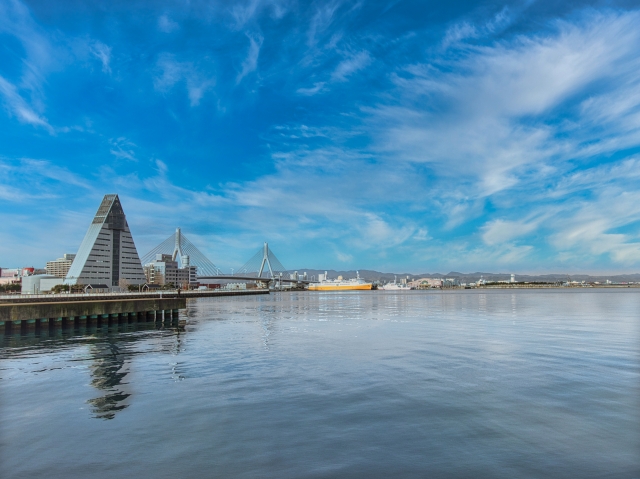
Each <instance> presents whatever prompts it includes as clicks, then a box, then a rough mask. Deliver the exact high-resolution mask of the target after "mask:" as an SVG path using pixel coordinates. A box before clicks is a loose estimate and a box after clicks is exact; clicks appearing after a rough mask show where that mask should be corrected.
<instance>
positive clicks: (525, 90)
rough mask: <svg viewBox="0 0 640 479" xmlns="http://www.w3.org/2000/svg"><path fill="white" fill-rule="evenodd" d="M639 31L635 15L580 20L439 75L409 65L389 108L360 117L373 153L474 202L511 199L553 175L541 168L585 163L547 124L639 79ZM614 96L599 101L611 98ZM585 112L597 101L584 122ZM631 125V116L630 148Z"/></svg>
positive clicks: (466, 59) (476, 54) (478, 51)
mask: <svg viewBox="0 0 640 479" xmlns="http://www.w3.org/2000/svg"><path fill="white" fill-rule="evenodd" d="M639 22H640V14H639V13H637V12H636V13H628V14H620V15H613V14H607V15H595V14H591V15H585V16H584V17H583V18H582V20H581V21H579V22H578V23H577V24H570V23H566V22H559V23H558V25H557V31H556V32H554V33H553V34H550V35H539V36H535V37H528V38H525V37H520V38H517V39H515V40H514V41H513V42H512V43H507V42H501V43H496V44H494V45H493V46H489V47H477V48H475V49H473V50H472V51H471V52H470V53H468V54H467V55H465V56H463V59H462V60H455V61H454V62H453V64H452V63H451V62H448V63H447V64H446V70H442V71H441V70H439V69H436V68H434V66H433V65H437V62H434V63H433V64H431V65H413V66H411V67H409V68H407V69H406V71H405V72H403V73H401V74H399V75H397V76H395V77H394V81H395V83H396V85H397V91H396V98H398V100H397V101H396V102H395V104H394V103H391V102H388V103H387V104H381V105H380V106H378V107H377V108H374V109H371V110H366V111H367V112H369V113H370V114H371V127H372V132H373V133H372V136H373V137H374V138H375V139H376V149H377V151H378V152H380V153H381V154H385V155H387V156H388V157H393V158H394V159H395V160H396V161H398V160H404V161H411V162H419V163H426V164H428V165H429V166H430V167H431V168H432V169H433V170H434V171H435V172H436V173H437V174H438V175H442V176H444V177H452V178H458V179H461V180H462V182H463V183H464V182H465V179H469V181H473V183H470V184H473V185H474V186H473V188H472V189H471V190H469V191H467V195H472V196H488V195H492V194H496V193H498V192H500V191H504V190H507V189H511V188H513V187H515V186H517V185H518V183H519V182H520V181H521V180H522V178H523V177H524V175H526V174H527V173H528V172H529V171H530V170H531V169H532V168H533V169H537V170H539V172H543V171H550V170H548V169H545V167H546V165H550V164H552V162H554V163H553V164H554V165H556V166H557V164H558V163H557V162H558V161H563V160H568V159H571V158H575V155H581V156H584V154H585V153H587V152H588V150H586V149H584V150H583V149H582V147H580V145H579V144H576V140H573V139H571V140H569V139H563V132H564V128H568V127H570V126H567V125H566V124H564V123H560V124H558V123H556V124H549V123H547V122H546V121H545V120H546V115H548V114H549V113H550V112H551V111H552V110H553V109H554V108H558V107H559V106H561V105H563V104H566V103H567V101H569V100H571V99H572V98H573V97H575V96H576V95H579V94H581V93H584V92H585V89H586V87H587V86H592V85H594V84H595V83H596V82H612V83H609V84H613V85H615V86H617V83H618V82H619V80H620V77H622V78H623V79H624V78H626V75H627V72H631V71H636V70H634V69H637V67H638V56H637V48H636V46H637V45H638V44H639V43H640V30H638V29H637V28H636V26H637V24H638V23H639ZM449 71H453V72H455V73H449ZM629 81H630V80H629ZM615 86H613V87H612V90H611V92H608V93H607V92H605V93H607V94H608V95H613V94H614V93H613V92H615ZM637 87H638V84H636V83H634V84H633V86H632V87H630V88H631V89H634V91H637ZM627 93H628V94H629V93H630V92H627ZM595 96H597V97H599V96H600V95H595ZM628 97H629V95H628ZM631 98H634V97H633V96H631ZM589 108H595V101H594V100H591V103H589V104H585V105H584V106H583V109H582V112H583V114H584V113H586V112H587V111H588V110H589ZM617 108H618V109H619V108H623V107H622V106H618V107H617ZM633 111H635V110H633ZM585 120H586V121H587V122H589V121H590V119H589V118H585ZM581 121H582V120H581ZM594 121H595V120H594ZM635 121H637V118H635V117H633V116H632V115H631V114H629V116H628V123H627V124H628V125H630V127H631V129H632V130H633V135H631V134H630V135H629V138H633V139H636V138H637V136H638V131H637V130H635V129H634V127H635V123H634V122H635ZM600 125H602V123H600ZM610 131H611V132H612V134H614V133H613V129H612V130H610ZM573 133H576V132H573ZM581 136H583V137H584V138H585V141H587V139H590V138H593V136H592V132H591V131H583V132H582V133H580V132H578V133H577V134H575V135H572V137H577V138H580V137H581ZM618 141H622V140H621V139H620V138H618ZM470 184H469V185H470Z"/></svg>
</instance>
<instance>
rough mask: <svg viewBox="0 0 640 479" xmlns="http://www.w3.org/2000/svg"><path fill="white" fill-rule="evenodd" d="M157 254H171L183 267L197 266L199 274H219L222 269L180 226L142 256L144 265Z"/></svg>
mask: <svg viewBox="0 0 640 479" xmlns="http://www.w3.org/2000/svg"><path fill="white" fill-rule="evenodd" d="M157 254H170V255H171V258H172V260H173V261H177V262H178V264H179V265H180V267H181V268H184V267H186V266H197V267H198V274H205V275H217V274H220V273H221V271H220V269H219V268H218V267H217V266H216V265H215V264H213V263H212V262H211V261H209V259H208V258H207V257H206V256H205V255H204V254H202V253H201V252H200V250H199V249H198V248H196V247H195V246H194V244H193V243H192V242H191V241H189V240H188V239H187V237H186V236H185V235H183V234H182V231H181V230H180V228H176V232H175V233H173V234H172V235H171V236H169V237H168V238H167V239H166V240H164V241H163V242H162V243H160V244H159V245H158V246H156V247H155V248H153V249H152V250H151V251H149V252H148V253H147V254H145V255H144V256H143V257H142V258H141V262H142V264H143V265H145V264H147V263H151V262H152V261H153V260H155V259H156V255H157Z"/></svg>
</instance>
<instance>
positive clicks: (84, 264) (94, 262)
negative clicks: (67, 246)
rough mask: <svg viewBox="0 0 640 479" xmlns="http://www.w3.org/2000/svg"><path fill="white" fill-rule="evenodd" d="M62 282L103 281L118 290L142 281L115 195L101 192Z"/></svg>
mask: <svg viewBox="0 0 640 479" xmlns="http://www.w3.org/2000/svg"><path fill="white" fill-rule="evenodd" d="M64 283H65V284H70V285H72V284H85V285H91V284H101V285H104V284H106V285H107V286H108V287H109V289H111V290H118V289H120V287H122V286H123V285H125V284H131V285H137V284H144V283H145V276H144V271H143V270H142V264H141V263H140V257H139V256H138V251H137V250H136V246H135V243H134V242H133V237H132V236H131V231H130V230H129V225H128V223H127V218H126V216H125V214H124V210H123V209H122V205H121V204H120V199H119V198H118V195H105V196H104V198H103V200H102V203H100V207H99V208H98V211H97V213H96V215H95V217H94V218H93V221H92V222H91V225H90V226H89V229H88V231H87V234H86V235H85V237H84V239H83V240H82V244H81V245H80V248H78V253H77V254H76V257H75V259H74V260H73V263H72V264H71V268H70V269H69V272H68V273H67V276H66V278H65V280H64Z"/></svg>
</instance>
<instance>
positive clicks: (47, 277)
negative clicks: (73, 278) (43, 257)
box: [22, 274, 64, 294]
mask: <svg viewBox="0 0 640 479" xmlns="http://www.w3.org/2000/svg"><path fill="white" fill-rule="evenodd" d="M63 281H64V278H59V277H57V276H53V275H51V274H34V275H31V276H23V277H22V294H39V293H47V292H49V291H51V290H52V289H53V287H54V286H56V285H57V284H62V282H63Z"/></svg>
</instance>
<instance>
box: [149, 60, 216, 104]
mask: <svg viewBox="0 0 640 479" xmlns="http://www.w3.org/2000/svg"><path fill="white" fill-rule="evenodd" d="M178 83H184V85H185V87H186V89H187V95H188V97H189V103H190V105H191V106H192V107H195V106H198V105H199V104H200V100H201V99H202V97H203V96H204V94H205V93H206V92H207V90H210V89H211V88H213V86H214V85H215V77H213V76H212V75H211V74H207V73H205V72H203V71H201V70H200V69H199V68H198V67H197V66H196V65H195V64H194V63H193V62H190V61H184V62H181V61H179V60H177V58H176V56H175V55H173V54H171V53H162V54H161V55H160V56H159V57H158V60H157V62H156V75H155V76H154V78H153V86H154V87H155V89H156V90H157V91H159V92H162V93H168V92H169V91H171V90H172V89H173V87H174V86H175V85H177V84H178Z"/></svg>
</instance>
